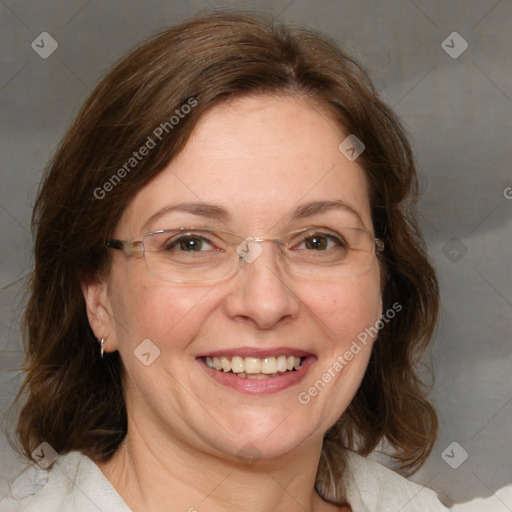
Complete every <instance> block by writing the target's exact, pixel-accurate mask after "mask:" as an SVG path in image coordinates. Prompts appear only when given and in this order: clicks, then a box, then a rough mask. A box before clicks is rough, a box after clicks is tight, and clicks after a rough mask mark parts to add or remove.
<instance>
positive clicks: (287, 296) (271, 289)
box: [225, 242, 300, 329]
mask: <svg viewBox="0 0 512 512" xmlns="http://www.w3.org/2000/svg"><path fill="white" fill-rule="evenodd" d="M278 258H279V248H278V247H277V246H275V244H273V243H265V244H264V243H261V242H259V243H257V244H256V245H253V246H252V249H251V250H249V252H248V253H246V254H245V259H243V260H242V261H241V263H240V268H239V269H238V272H237V274H236V275H235V276H234V277H233V278H232V279H233V288H232V293H230V295H229V296H228V297H227V299H226V301H225V307H226V312H227V314H228V315H229V316H230V317H231V318H232V319H234V320H236V321H243V322H247V323H252V324H254V325H255V326H256V327H257V328H259V329H271V328H273V327H275V326H277V325H278V324H280V323H284V322H287V321H290V320H293V319H294V318H296V317H297V315H298V312H299V309H300V301H299V299H298V297H297V295H296V293H295V292H294V291H293V288H294V286H293V282H290V279H287V278H286V276H284V275H283V272H282V269H281V268H280V265H279V264H278Z"/></svg>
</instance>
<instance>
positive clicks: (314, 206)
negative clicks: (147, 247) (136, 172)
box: [143, 200, 364, 231]
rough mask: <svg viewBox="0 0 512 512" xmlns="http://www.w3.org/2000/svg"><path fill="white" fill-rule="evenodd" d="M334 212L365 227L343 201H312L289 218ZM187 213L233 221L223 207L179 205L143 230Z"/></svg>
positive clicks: (153, 217) (159, 214) (165, 210)
mask: <svg viewBox="0 0 512 512" xmlns="http://www.w3.org/2000/svg"><path fill="white" fill-rule="evenodd" d="M332 210H345V211H348V212H350V213H352V214H353V215H355V216H356V217H357V218H358V219H359V221H360V222H361V223H362V224H363V225H364V222H363V219H362V217H361V215H360V214H359V212H358V211H357V210H356V209H355V208H354V207H353V206H351V205H350V204H348V203H346V202H345V201H342V200H336V201H310V202H308V203H305V204H301V205H300V206H298V207H297V208H296V209H295V211H293V213H292V214H291V216H289V218H290V220H291V221H294V220H300V219H306V218H308V217H313V216H314V215H319V214H321V213H326V212H329V211H332ZM176 211H177V212H185V213H191V214H192V215H197V216H198V217H204V218H207V219H213V220H217V221H220V222H224V223H227V222H229V221H230V220H231V218H232V217H231V215H230V214H229V212H228V211H227V210H225V209H224V208H223V207H222V206H218V205H215V204H209V203H178V204H171V205H167V206H164V207H163V208H161V209H160V210H158V211H157V212H156V213H154V214H153V215H151V217H149V219H148V220H147V221H146V222H145V223H144V226H143V230H144V231H146V230H147V229H148V228H149V226H150V225H151V224H152V223H153V222H155V221H156V220H157V219H159V218H160V217H162V216H163V215H165V214H167V213H170V212H176Z"/></svg>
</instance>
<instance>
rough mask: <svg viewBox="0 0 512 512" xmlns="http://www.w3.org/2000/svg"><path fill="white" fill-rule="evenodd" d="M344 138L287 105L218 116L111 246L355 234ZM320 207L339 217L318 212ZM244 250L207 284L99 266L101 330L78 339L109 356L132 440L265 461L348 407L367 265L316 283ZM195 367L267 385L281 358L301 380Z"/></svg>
mask: <svg viewBox="0 0 512 512" xmlns="http://www.w3.org/2000/svg"><path fill="white" fill-rule="evenodd" d="M347 135H348V134H344V133H342V132H341V131H340V130H338V129H337V128H336V125H335V123H334V122H333V121H332V119H330V118H329V117H328V116H327V115H326V114H325V112H322V111H321V110H320V109H318V107H317V106H311V105H310V106H308V104H307V103H305V102H304V101H303V100H301V99H298V98H290V97H276V96H256V97H247V98H242V99H236V100H234V101H232V102H231V103H223V104H220V105H218V106H216V107H215V108H213V109H211V110H210V111H209V112H208V113H207V114H205V115H204V116H203V118H202V119H201V121H200V122H199V124H198V125H197V127H196V129H195V131H194V133H193V136H192V137H191V138H190V140H189V142H188V143H187V145H186V147H185V149H184V150H183V152H182V153H180V154H179V156H178V157H176V158H175V159H174V160H173V161H172V162H171V164H170V165H169V166H168V167H167V168H166V169H165V170H164V171H163V172H162V173H161V174H160V175H159V176H158V177H157V179H155V180H154V181H152V182H151V183H150V184H149V185H147V186H146V187H145V188H143V189H142V190H141V191H140V192H139V193H138V194H137V196H136V197H135V198H134V200H133V201H132V202H131V203H130V204H129V206H128V207H127V209H126V210H125V212H124V214H123V216H122V219H121V220H120V222H119V224H118V226H117V228H116V231H115V233H114V237H115V238H119V239H122V240H140V239H142V238H143V237H144V235H145V234H146V233H147V232H149V231H155V230H161V229H171V228H177V227H181V226H186V227H190V226H201V227H212V228H217V229H219V228H220V229H225V230H226V229H227V230H230V231H234V232H236V233H239V234H241V235H243V236H244V237H245V236H253V237H261V238H274V239H279V238H283V237H284V235H285V234H287V233H289V232H291V231H295V230H298V229H301V228H305V227H309V226H317V227H318V226H331V225H333V224H336V225H337V223H342V224H350V225H352V226H356V227H360V228H361V227H364V228H366V229H367V230H369V231H370V232H371V231H372V224H371V218H370V206H369V199H368V193H367V186H366V182H365V175H364V173H363V170H362V169H361V167H360V166H359V165H358V164H357V163H356V161H350V160H348V159H347V158H346V157H345V156H344V155H343V154H342V153H341V152H340V151H339V150H338V145H339V144H340V142H341V141H342V140H343V139H344V138H345V137H346V136H347ZM161 143H162V144H164V143H165V139H164V140H163V142H161ZM126 179H129V177H127V178H126ZM333 202H338V204H339V205H340V204H341V202H343V205H340V206H337V207H333V205H332V204H331V207H329V208H326V207H325V204H324V207H322V204H323V203H333ZM305 205H308V207H307V208H305ZM169 207H171V208H169ZM351 210H353V211H351ZM157 212H160V213H159V214H157V215H155V214H156V213H157ZM299 213H300V214H299ZM221 217H222V218H221ZM259 247H260V248H262V249H263V251H260V252H261V254H258V255H257V257H256V258H255V259H254V261H252V262H250V263H248V262H245V263H243V264H242V265H240V266H239V269H238V271H237V272H236V273H235V274H234V275H232V277H230V278H229V279H226V280H221V281H218V282H215V283H213V284H212V283H208V284H204V283H203V284H201V282H199V283H197V282H196V283H193V284H183V283H173V282H166V281H162V280H159V279H157V278H155V277H154V276H153V275H151V274H150V273H149V272H148V270H147V268H146V266H145V263H144V259H143V258H140V259H137V258H131V259H130V258H126V257H125V255H124V254H123V253H122V252H121V251H113V252H112V257H113V262H112V267H111V272H110V276H109V278H108V282H107V287H106V288H105V289H104V295H103V303H104V305H105V307H106V309H107V310H108V311H109V313H110V316H109V318H110V320H107V321H105V323H104V325H103V326H102V327H101V328H98V324H94V325H93V328H95V330H96V331H100V329H102V332H96V334H97V335H98V337H102V336H105V335H106V334H108V337H107V342H106V345H105V346H106V349H107V350H108V351H112V350H118V351H119V353H120V355H121V358H122V361H123V364H124V367H125V369H126V373H125V380H124V386H125V392H126V400H127V408H128V414H129V418H130V419H129V421H130V422H132V423H131V424H132V425H133V426H136V429H137V430H138V431H139V432H142V433H143V434H144V435H146V436H151V438H152V439H173V440H175V441H176V442H179V443H183V444H184V445H186V446H188V447H192V448H194V449H199V450H202V451H204V452H207V453H211V454H214V455H216V456H219V455H221V456H224V457H230V456H236V455H237V454H239V455H240V454H243V455H247V456H254V457H256V456H263V457H271V456H278V455H282V454H285V453H289V452H290V451H292V450H294V449H295V448H298V447H299V446H300V445H301V444H303V443H304V442H306V441H308V440H312V439H314V440H315V442H317V441H318V439H320V438H321V436H322V435H323V433H324V432H325V431H326V430H327V429H328V428H329V427H330V426H332V424H333V423H334V422H335V421H336V420H337V419H338V418H339V417H340V416H341V415H342V414H343V412H344V411H345V409H346V408H347V406H348V405H349V403H350V401H351V400H352V398H353V397H354V395H355V393H356V391H357V389H358V386H359V385H360V382H361V379H362V377H363V374H364V372H365V369H366V366H367V362H368V358H369V355H370V350H371V342H372V339H371V337H368V338H367V342H366V344H364V343H361V341H359V340H358V335H359V334H360V333H362V332H364V331H365V329H366V328H368V327H370V326H373V325H374V324H375V322H376V321H377V320H378V319H379V317H380V314H381V313H382V311H381V308H382V304H381V293H380V274H379V266H378V262H377V259H376V258H374V259H373V263H372V265H371V267H370V268H369V269H368V270H367V271H366V272H364V273H361V274H359V275H357V276H355V277H354V276H352V277H339V278H330V279H322V278H317V277H312V276H308V277H304V276H297V275H293V274H292V273H290V272H288V271H287V270H286V268H287V267H286V263H284V264H283V258H282V257H279V255H280V254H281V252H280V251H281V249H280V247H279V246H278V245H277V244H275V243H272V242H263V243H260V244H259ZM308 247H310V246H308ZM253 254H256V253H253ZM105 290H106V291H105ZM92 323H94V321H93V322H92ZM143 340H150V341H145V344H144V345H142V346H141V347H140V348H139V349H137V347H138V346H139V345H140V344H141V342H143ZM354 342H355V344H354ZM158 351H159V355H158ZM141 352H142V353H143V354H144V355H143V356H141ZM137 354H138V356H139V357H137ZM156 356H157V357H156ZM207 356H208V357H211V358H213V357H214V356H215V357H222V356H225V357H226V360H227V362H228V364H229V362H231V363H232V364H233V365H235V364H238V365H240V361H242V362H243V364H246V360H245V358H246V357H251V358H256V359H253V360H250V361H249V362H248V363H247V364H248V365H249V366H247V367H246V368H247V370H248V372H250V371H254V367H251V366H250V365H251V364H253V365H256V368H257V365H258V364H260V365H262V364H263V365H264V366H265V371H269V368H270V369H272V368H273V365H275V364H279V365H280V366H279V368H281V369H283V366H281V365H283V364H285V361H286V362H288V359H286V360H285V359H283V357H282V356H287V357H289V356H296V357H299V358H302V359H301V360H302V361H303V366H302V367H301V369H300V370H298V371H286V372H281V371H274V372H272V373H277V376H272V377H264V378H261V379H260V378H243V375H242V376H240V373H238V374H236V373H232V372H228V373H226V372H224V371H223V370H217V369H214V368H213V369H212V368H210V367H209V366H208V364H207V360H206V357H207ZM279 356H281V357H279ZM155 357H156V358H155ZM233 358H235V359H233ZM236 358H241V359H236ZM265 358H267V359H266V360H265ZM273 358H275V361H274V359H273ZM212 360H213V359H212ZM262 360H265V361H263V362H262ZM292 361H293V359H292ZM143 362H144V363H145V364H143ZM224 362H226V361H224ZM336 363H338V364H336ZM244 368H245V367H244ZM240 369H241V367H239V368H238V370H240ZM274 370H275V368H274ZM243 374H244V375H247V373H246V372H244V373H243ZM251 375H252V374H250V376H251ZM259 377H261V375H259ZM158 436H161V437H158Z"/></svg>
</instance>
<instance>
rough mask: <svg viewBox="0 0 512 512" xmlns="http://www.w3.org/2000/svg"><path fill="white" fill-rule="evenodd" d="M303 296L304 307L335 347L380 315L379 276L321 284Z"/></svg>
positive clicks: (357, 333) (350, 338)
mask: <svg viewBox="0 0 512 512" xmlns="http://www.w3.org/2000/svg"><path fill="white" fill-rule="evenodd" d="M303 297H304V299H303V300H304V303H305V305H306V306H307V307H308V308H309V309H310V310H311V311H312V312H313V313H314V315H315V316H316V317H317V318H318V320H319V323H320V325H322V326H324V327H325V331H326V335H327V337H328V338H329V339H330V340H331V341H333V342H334V343H335V344H336V345H339V344H345V343H347V342H350V341H351V340H353V339H356V338H357V336H358V335H359V334H360V333H361V332H363V331H364V330H365V329H366V328H368V327H369V326H372V325H374V324H375V322H376V321H377V320H378V318H379V316H380V314H381V294H380V286H379V280H378V277H377V278H375V277H373V276H367V277H365V278H357V279H354V280H349V279H347V280H344V281H340V282H337V283H323V284H322V286H319V287H317V288H316V289H312V290H310V291H309V292H308V293H307V295H305V296H303Z"/></svg>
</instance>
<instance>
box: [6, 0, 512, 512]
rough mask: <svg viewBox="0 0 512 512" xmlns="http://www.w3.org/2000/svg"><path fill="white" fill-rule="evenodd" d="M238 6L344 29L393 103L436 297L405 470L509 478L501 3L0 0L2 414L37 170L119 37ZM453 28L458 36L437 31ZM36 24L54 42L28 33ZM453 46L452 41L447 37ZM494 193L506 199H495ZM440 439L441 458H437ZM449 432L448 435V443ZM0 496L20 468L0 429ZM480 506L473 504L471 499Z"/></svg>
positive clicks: (465, 487) (467, 495) (457, 494)
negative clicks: (431, 409)
mask: <svg viewBox="0 0 512 512" xmlns="http://www.w3.org/2000/svg"><path fill="white" fill-rule="evenodd" d="M220 7H238V8H240V7H242V8H252V9H257V10H261V11H265V12H268V13H273V14H274V15H276V16H280V17H281V18H282V19H284V20H285V21H288V22H295V23H300V24H306V25H309V26H311V27H316V28H318V29H320V30H321V31H323V32H326V33H328V34H330V35H331V36H333V37H334V38H336V39H337V40H338V41H339V42H340V43H342V44H343V45H344V47H345V49H346V50H347V51H348V52H349V53H350V54H352V55H354V56H356V57H357V58H358V59H360V60H361V61H362V62H363V63H364V65H365V66H366V67H367V69H368V70H369V71H370V74H371V76H372V77H373V79H374V81H375V84H376V86H377V87H378V89H379V90H380V92H381V94H382V96H383V98H384V99H385V101H386V102H387V103H388V104H389V105H391V106H393V107H394V109H395V110H396V111H397V112H398V114H399V115H400V116H401V118H402V120H403V121H404V123H405V125H406V127H407V130H408V132H409V134H410V137H411V140H412V142H413V144H414V148H415V151H416V154H417V159H418V164H419V167H420V169H421V171H422V174H423V177H422V182H423V184H424V190H425V194H424V196H423V199H422V201H421V204H420V210H421V222H422V227H423V231H424V234H425V237H426V239H427V242H428V246H429V252H430V254H431V255H432V258H433V259H434V261H435V264H436V266H437V269H438V272H439V277H440V281H441V287H442V299H443V309H442V315H441V322H440V326H439V330H438V334H437V339H436V344H435V347H434V352H433V355H434V367H435V373H436V385H435V388H434V391H433V394H432V398H433V400H434V401H435V403H436V405H437V408H438V411H439V417H440V424H441V433H440V438H439V442H438V444H437V446H436V448H435V450H434V452H433V454H432V456H431V458H430V460H429V461H428V463H427V464H426V465H425V466H424V467H423V468H422V470H420V472H419V473H417V474H416V475H415V476H414V479H415V480H417V481H418V482H421V483H423V484H427V485H428V486H430V487H433V488H435V489H437V490H438V491H440V492H441V493H442V496H443V499H444V500H445V501H446V502H447V503H448V504H449V503H451V502H452V501H456V502H460V501H466V500H469V499H471V498H474V497H477V496H479V497H490V499H489V501H488V505H486V506H485V510H486V511H491V510H493V511H511V510H512V498H511V497H510V495H511V494H512V492H511V493H509V495H508V498H507V497H506V496H505V495H504V494H503V495H495V492H496V491H497V490H498V489H499V488H501V487H504V486H506V485H510V484H512V443H511V441H512V432H511V425H512V423H511V419H512V377H511V363H512V354H511V352H512V343H511V335H510V332H511V327H512V322H511V318H512V314H511V313H512V286H511V285H512V272H511V271H510V261H511V252H512V251H511V249H512V222H511V221H512V188H509V187H512V170H511V163H510V162H511V161H512V144H511V142H512V141H511V134H512V130H511V128H512V65H511V60H510V59H511V58H510V48H512V30H511V28H512V1H511V0H500V1H498V0H478V1H476V0H473V1H469V0H453V1H447V0H432V1H427V0H415V1H412V0H389V1H378V0H348V1H334V0H330V1H328V0H320V1H312V0H292V1H291V0H276V1H275V2H271V1H260V2H237V3H236V4H235V2H229V1H220V0H219V1H216V0H208V1H206V0H204V1H203V0H191V1H189V2H185V1H181V2H179V1H168V0H166V1H164V0H151V1H147V2H140V1H133V0H131V1H121V0H116V1H109V2H99V1H98V0H89V1H87V0H68V1H65V2H64V1H60V2H59V1H51V0H44V1H40V2H35V1H28V0H3V1H0V27H1V29H0V48H1V50H0V52H1V61H0V102H1V116H2V124H1V130H2V137H1V141H0V144H1V146H0V155H1V163H0V172H1V186H0V240H1V241H2V243H1V244H0V258H1V263H0V322H1V330H2V336H1V339H0V382H1V388H0V417H1V420H2V423H3V424H4V425H5V426H6V427H7V429H11V428H12V425H13V419H14V416H15V411H11V412H9V411H8V409H9V405H10V402H11V400H12V398H13V396H14V394H15V391H16V389H17V388H18V386H19V384H20V377H19V375H18V374H17V373H16V371H15V370H14V369H15V368H16V367H17V366H18V365H19V364H20V362H21V358H22V349H21V342H20V332H19V328H18V319H19V316H20V306H19V303H20V300H21V299H22V295H21V290H22V284H21V282H20V278H22V277H23V276H24V275H25V274H26V273H27V272H28V271H29V270H30V267H31V247H32V241H31V235H30V228H29V219H30V211H31V205H32V203H33V200H34V196H35V193H36V191H37V186H38V183H39V180H40V177H41V173H42V169H43V167H44V165H45V163H46V162H47V160H48V159H49V157H50V155H51V154H52V152H53V151H54V149H55V147H56V145H57V143H58V141H59V140H60V138H61V137H62V135H63V134H64V132H65V129H66V127H67V126H69V124H70V122H71V120H72V119H73V117H74V116H75V115H76V113H77V109H78V107H79V105H80V104H81V103H82V102H83V101H84V99H85V98H86V96H87V95H88V93H89V92H90V91H91V90H92V88H93V87H94V85H95V83H96V82H97V81H98V79H99V78H100V77H101V76H103V75H104V73H105V72H106V70H107V69H108V67H109V66H110V65H111V64H112V63H113V62H114V61H115V60H116V59H117V58H119V57H120V56H121V55H122V54H123V53H124V52H126V50H128V49H129V48H131V47H133V46H134V45H135V44H137V43H138V42H139V41H140V40H141V39H143V38H145V37H147V36H148V35H150V34H152V33H154V32H155V31H157V30H160V29H161V28H163V27H164V26H166V25H168V24H171V23H174V22H178V21H180V20H182V19H184V18H185V17H187V16H190V15H192V14H194V13H197V12H198V11H204V10H210V9H216V8H220ZM454 31H456V32H458V33H459V34H460V35H461V36H462V37H463V38H464V40H466V41H467V43H468V45H469V46H468V49H467V50H466V51H465V52H464V53H462V54H461V55H460V56H459V57H458V58H452V57H451V56H449V55H448V53H447V52H446V51H445V50H444V49H443V48H442V46H441V43H442V42H443V41H444V40H445V39H446V38H447V37H448V36H449V34H451V33H452V32H454ZM42 32H48V33H49V34H50V35H51V36H52V37H53V38H54V39H55V40H56V41H57V42H58V45H59V46H58V49H57V50H56V51H55V52H54V53H53V54H52V55H51V56H49V57H48V58H47V59H43V58H41V57H40V56H39V55H38V54H37V53H36V52H35V51H34V50H33V49H32V48H31V43H32V41H33V40H35V39H36V37H37V36H39V34H41V33H42ZM446 44H448V45H450V46H453V47H454V48H453V49H452V51H457V50H459V49H460V48H462V47H461V46H460V43H459V42H457V40H456V39H453V38H452V39H450V38H449V39H448V41H447V43H446ZM507 197H508V198H507ZM453 442H457V443H458V445H456V446H455V448H453V447H452V448H453V450H452V448H450V449H449V450H448V452H447V453H448V455H449V457H448V459H450V462H451V463H452V465H456V463H459V462H460V460H462V459H461V457H462V455H463V454H464V452H463V451H462V450H465V451H466V452H467V453H468V458H467V460H466V461H464V462H463V463H462V464H461V465H460V466H459V467H458V468H457V469H453V468H451V467H450V466H449V465H448V464H447V463H446V462H445V459H446V460H448V459H447V457H446V454H445V457H444V459H443V457H442V453H443V451H444V450H445V449H446V448H447V447H448V446H449V445H450V444H451V443H453ZM459 445H460V446H459ZM0 454H1V455H0V456H1V460H2V463H1V464H0V500H1V498H2V496H3V495H4V494H5V493H6V492H7V491H8V487H7V483H6V479H7V478H8V477H10V476H12V475H13V474H16V471H18V469H19V463H18V462H17V461H16V460H15V458H14V456H13V455H12V452H11V451H10V448H9V445H8V444H7V442H6V441H5V439H4V438H3V437H0ZM482 510H483V508H482Z"/></svg>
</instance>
